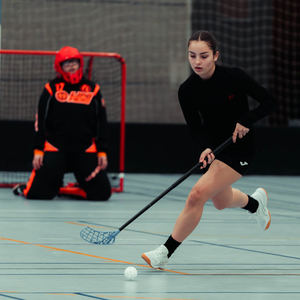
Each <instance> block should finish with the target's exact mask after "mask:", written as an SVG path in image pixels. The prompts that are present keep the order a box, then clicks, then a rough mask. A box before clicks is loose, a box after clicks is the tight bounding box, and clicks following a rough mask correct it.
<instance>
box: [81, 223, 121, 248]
mask: <svg viewBox="0 0 300 300" xmlns="http://www.w3.org/2000/svg"><path fill="white" fill-rule="evenodd" d="M119 232H120V230H116V231H98V230H95V229H93V228H91V227H85V228H83V229H82V230H81V231H80V236H81V238H82V239H83V240H85V241H86V242H88V243H90V244H96V245H111V244H113V243H114V242H115V239H116V236H117V234H118V233H119Z"/></svg>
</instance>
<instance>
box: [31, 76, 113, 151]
mask: <svg viewBox="0 0 300 300" xmlns="http://www.w3.org/2000/svg"><path fill="white" fill-rule="evenodd" d="M35 129H36V133H35V146H34V148H35V149H38V150H43V149H44V143H45V141H46V140H47V141H48V142H49V143H50V144H51V145H53V146H54V147H56V148H58V149H59V150H60V151H72V152H77V151H85V150H86V149H87V148H88V147H89V146H91V144H92V142H93V141H95V144H96V148H97V152H106V151H107V131H108V130H107V117H106V109H105V105H104V100H103V99H102V95H101V91H100V86H99V85H98V84H96V83H94V82H92V81H90V80H87V79H85V78H83V79H82V80H81V81H80V82H79V83H78V84H70V83H68V82H66V81H64V80H63V79H61V78H55V79H54V80H52V81H50V82H49V83H47V84H46V85H45V87H44V90H43V92H42V94H41V97H40V100H39V105H38V116H37V122H36V128H35Z"/></svg>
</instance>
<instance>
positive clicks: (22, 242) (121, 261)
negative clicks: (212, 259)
mask: <svg viewBox="0 0 300 300" xmlns="http://www.w3.org/2000/svg"><path fill="white" fill-rule="evenodd" d="M0 240H5V241H10V242H15V243H20V244H25V245H32V246H37V247H41V248H45V249H48V250H55V251H61V252H66V253H71V254H77V255H83V256H87V257H93V258H99V259H103V260H106V261H110V262H115V263H123V264H127V265H135V266H139V267H143V268H148V269H153V268H151V267H150V266H148V265H141V264H136V263H133V262H129V261H124V260H119V259H114V258H109V257H103V256H99V255H94V254H88V253H84V252H78V251H74V250H68V249H62V248H56V247H51V246H46V245H42V244H34V243H30V242H25V241H20V240H15V239H10V238H6V237H0ZM155 270H157V271H162V272H169V273H175V274H180V275H194V276H195V275H196V276H250V275H252V276H300V274H299V273H186V272H180V271H174V270H170V269H155Z"/></svg>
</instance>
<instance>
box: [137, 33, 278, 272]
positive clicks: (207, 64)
mask: <svg viewBox="0 0 300 300" xmlns="http://www.w3.org/2000/svg"><path fill="white" fill-rule="evenodd" d="M218 57H219V51H218V50H217V46H216V40H215V38H214V37H213V35H212V34H210V33H209V32H206V31H198V32H195V33H194V34H193V35H192V36H191V38H190V40H189V42H188V59H189V63H190V65H191V68H192V70H193V71H194V72H193V74H192V75H191V76H189V78H188V79H187V80H186V81H185V82H184V83H183V84H181V86H180V88H179V92H178V97H179V102H180V105H181V109H182V111H183V115H184V117H185V120H186V122H187V124H188V126H189V128H190V130H191V133H192V135H193V137H194V138H195V139H196V141H197V144H198V145H199V150H200V151H199V153H201V155H200V159H199V161H200V162H202V163H203V165H202V168H203V169H205V168H206V167H208V170H207V171H206V172H205V174H204V175H202V176H201V177H200V179H199V180H198V181H197V183H196V184H195V185H194V187H193V188H192V190H191V191H190V193H189V195H188V198H187V200H186V203H185V207H184V209H183V210H182V212H181V213H180V215H179V217H178V219H177V221H176V223H175V226H174V229H173V232H172V234H171V235H170V237H169V238H168V240H167V241H166V242H165V244H164V245H161V246H159V247H158V248H156V249H155V250H152V251H149V252H146V253H144V254H142V258H143V259H144V260H145V261H146V262H147V263H148V264H149V265H150V266H151V267H153V268H163V267H164V266H165V265H166V264H167V262H168V259H169V257H170V256H171V255H172V254H173V252H174V251H175V249H176V248H177V247H178V246H179V245H180V244H181V243H182V242H183V241H184V240H185V239H186V238H187V237H188V236H189V234H191V233H192V231H193V230H194V229H195V228H196V226H197V225H198V223H199V221H200V219H201V216H202V212H203V207H204V205H205V203H206V202H207V201H208V200H209V199H211V200H212V202H213V204H214V206H215V207H216V208H217V209H224V208H230V207H241V208H244V209H246V210H248V211H249V212H250V213H252V214H253V215H255V216H256V217H257V219H258V221H259V223H261V225H262V227H263V229H264V230H267V229H268V228H269V226H270V223H271V214H270V212H269V210H268V208H267V201H268V195H267V192H266V191H265V190H264V189H262V188H258V189H257V190H256V191H255V192H254V193H253V194H252V195H251V196H249V195H247V194H245V193H243V192H242V191H239V190H238V189H235V188H232V187H231V185H232V184H233V183H234V182H236V181H237V180H238V179H240V178H241V177H242V175H244V174H245V172H246V171H247V169H248V167H249V165H250V163H251V160H252V157H253V142H252V137H253V136H252V134H253V133H252V131H251V130H250V126H251V125H252V124H253V123H254V122H255V121H257V120H259V119H261V118H263V117H265V116H266V115H267V114H268V113H269V112H270V111H271V109H273V106H274V104H273V98H272V97H271V95H270V94H269V93H268V92H267V91H266V90H265V89H264V88H263V87H262V86H260V85H259V84H258V83H257V82H255V81H254V80H253V79H252V78H250V77H249V76H248V75H247V74H246V73H244V72H243V71H242V70H240V69H238V68H229V67H225V66H219V65H216V62H217V60H218ZM247 96H251V97H252V98H254V99H255V100H257V101H258V102H259V106H258V107H257V108H255V109H254V110H251V111H249V108H248V101H247ZM231 135H232V140H233V144H232V145H230V146H229V147H228V148H227V149H225V150H224V151H223V152H222V153H221V154H220V155H218V157H217V158H215V156H214V154H213V153H212V149H213V148H214V147H216V146H218V145H219V144H221V143H222V142H224V141H225V140H226V139H227V138H228V137H229V136H231Z"/></svg>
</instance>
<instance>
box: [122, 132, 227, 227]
mask: <svg viewBox="0 0 300 300" xmlns="http://www.w3.org/2000/svg"><path fill="white" fill-rule="evenodd" d="M231 143H232V137H230V138H228V139H227V140H226V141H225V142H224V143H222V144H221V145H220V146H218V147H217V148H216V149H214V150H213V153H214V155H217V154H219V153H220V152H221V151H222V150H223V149H224V148H226V147H227V146H228V145H230V144H231ZM201 165H202V163H200V162H198V163H197V164H195V165H194V166H193V167H192V168H191V169H190V170H188V171H187V172H186V173H185V174H184V175H182V177H180V178H179V179H177V180H176V181H175V182H174V183H173V184H172V185H170V186H169V187H168V188H167V189H166V190H164V191H163V192H162V193H161V194H159V195H158V196H157V197H156V198H155V199H154V200H152V201H151V202H150V203H149V204H148V205H147V206H145V207H144V208H143V209H141V210H140V211H139V212H138V213H137V214H135V215H134V216H133V217H132V218H131V219H130V220H128V221H127V222H126V223H125V224H123V225H122V226H121V227H120V228H119V231H122V230H123V229H124V228H125V227H127V226H128V225H129V224H130V223H132V222H133V221H134V220H135V219H137V218H138V217H139V216H140V215H141V214H143V213H144V212H145V211H146V210H148V209H149V208H150V207H151V206H153V205H154V204H155V203H156V202H157V201H159V200H160V199H161V198H162V197H164V196H165V195H166V194H168V193H169V192H170V191H172V190H173V189H174V188H175V187H177V186H178V185H179V184H180V183H181V182H182V181H184V180H185V179H186V178H187V177H189V176H190V175H191V174H192V173H193V172H194V171H195V170H196V169H198V168H199V167H200V166H201Z"/></svg>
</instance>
